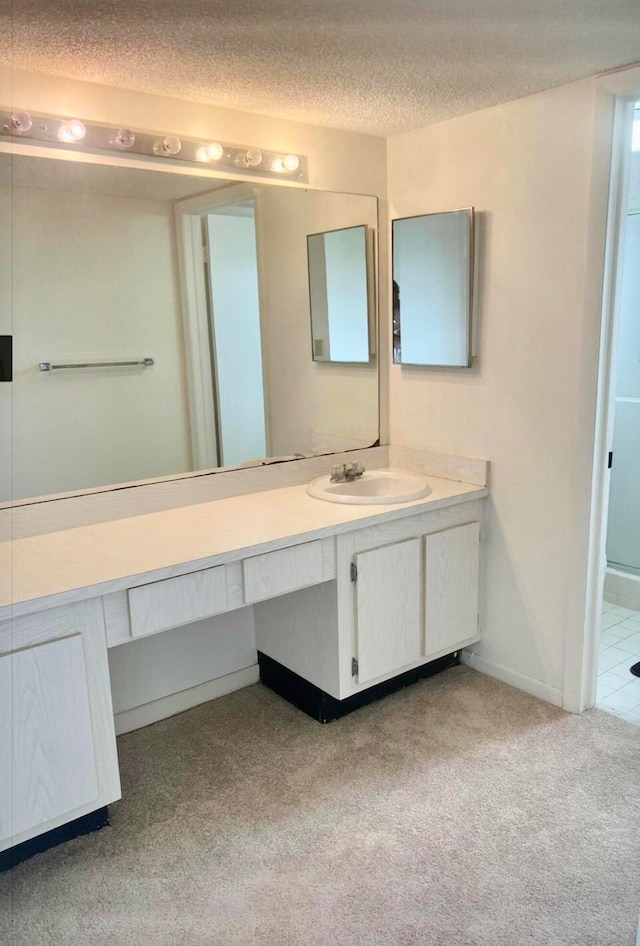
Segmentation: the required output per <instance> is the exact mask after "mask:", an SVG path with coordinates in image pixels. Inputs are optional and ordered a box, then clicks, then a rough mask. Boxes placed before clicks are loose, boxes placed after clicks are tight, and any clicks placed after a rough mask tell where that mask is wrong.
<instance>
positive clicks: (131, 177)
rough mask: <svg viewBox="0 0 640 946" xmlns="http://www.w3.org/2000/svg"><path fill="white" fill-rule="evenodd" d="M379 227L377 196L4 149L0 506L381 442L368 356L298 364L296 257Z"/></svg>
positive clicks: (302, 350) (303, 260)
mask: <svg viewBox="0 0 640 946" xmlns="http://www.w3.org/2000/svg"><path fill="white" fill-rule="evenodd" d="M376 222H377V200H376V198H374V197H367V196H360V195H351V194H336V193H328V192H321V191H313V190H307V189H303V188H301V187H293V186H278V185H274V184H262V183H260V184H249V183H247V182H240V183H239V182H238V181H236V180H225V179H222V178H219V177H215V176H211V177H203V176H202V175H201V174H200V175H190V174H189V173H185V172H184V171H182V172H180V171H176V172H173V171H171V172H168V171H166V170H165V169H164V168H163V169H162V170H158V169H156V168H155V167H153V166H152V165H150V166H149V168H148V169H147V168H140V167H131V166H128V167H127V166H126V165H124V164H122V163H121V164H114V163H109V164H106V163H95V162H89V161H87V162H86V163H85V162H83V161H77V160H74V161H70V160H64V159H62V158H61V157H60V155H59V154H52V156H51V157H49V156H47V157H44V156H41V155H38V156H36V155H33V154H8V153H6V152H5V153H0V234H1V239H0V243H1V245H3V246H5V247H9V246H11V247H12V258H11V256H10V255H9V254H6V253H5V254H2V255H0V288H1V290H2V296H3V298H4V299H12V306H11V307H8V308H11V312H10V313H9V314H8V315H7V316H6V318H5V317H3V319H4V321H7V319H8V320H9V321H7V325H9V328H8V330H7V331H8V333H9V334H13V381H12V382H11V383H10V384H4V385H0V414H2V416H4V414H6V413H7V410H8V409H9V407H8V406H10V402H11V401H12V405H13V406H12V408H11V412H12V417H13V431H14V436H13V450H10V451H7V452H5V454H4V455H0V503H11V502H15V501H20V502H22V501H28V500H30V499H33V498H38V499H41V498H47V497H51V496H53V495H60V494H70V495H73V493H74V492H79V491H83V492H86V491H87V490H89V491H90V490H92V489H98V488H105V487H109V486H111V485H122V484H125V483H132V482H139V481H147V482H148V481H153V480H154V479H162V478H166V477H169V478H170V477H172V476H174V475H184V474H188V473H190V472H200V471H208V470H214V469H218V468H223V467H224V468H229V467H231V468H238V467H241V466H244V465H255V464H259V463H263V462H270V461H272V460H282V459H294V458H297V457H306V456H316V455H321V454H328V453H332V452H340V451H343V450H350V449H358V448H362V447H367V446H371V445H372V444H374V443H376V442H377V440H378V371H377V366H376V365H375V363H373V362H369V361H368V360H367V363H365V364H360V365H352V364H346V363H344V364H336V365H335V366H333V368H332V369H331V370H330V371H327V369H326V366H323V365H321V364H318V363H316V362H314V361H313V360H312V359H311V358H310V357H309V324H310V318H311V315H310V302H309V279H308V265H307V236H308V235H309V234H313V233H320V232H330V231H335V230H344V229H350V228H355V229H362V228H367V230H369V231H374V230H375V228H376ZM11 320H12V329H11V324H10V323H11ZM4 321H3V322H2V324H0V333H2V332H4V329H3V328H2V325H3V324H4ZM41 366H45V370H42V367H41ZM345 404H349V405H354V404H355V405H357V410H353V411H345V409H344V406H345ZM3 412H4V413H3ZM12 454H13V456H12Z"/></svg>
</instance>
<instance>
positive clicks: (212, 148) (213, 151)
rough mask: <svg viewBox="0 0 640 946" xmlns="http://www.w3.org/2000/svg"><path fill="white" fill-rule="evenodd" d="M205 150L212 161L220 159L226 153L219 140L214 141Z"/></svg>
mask: <svg viewBox="0 0 640 946" xmlns="http://www.w3.org/2000/svg"><path fill="white" fill-rule="evenodd" d="M205 150H206V152H207V155H208V157H209V160H210V161H219V160H220V158H221V157H222V155H223V154H224V148H223V147H222V145H220V144H218V142H217V141H212V142H211V144H208V145H207V147H206V149H205Z"/></svg>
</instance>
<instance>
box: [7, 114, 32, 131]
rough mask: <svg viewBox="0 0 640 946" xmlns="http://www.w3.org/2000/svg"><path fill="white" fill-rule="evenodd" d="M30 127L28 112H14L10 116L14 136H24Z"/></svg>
mask: <svg viewBox="0 0 640 946" xmlns="http://www.w3.org/2000/svg"><path fill="white" fill-rule="evenodd" d="M32 125H33V122H32V121H31V115H30V114H29V112H14V113H13V115H12V116H11V129H12V132H13V134H14V135H24V133H25V132H27V131H29V129H30V128H31V126H32Z"/></svg>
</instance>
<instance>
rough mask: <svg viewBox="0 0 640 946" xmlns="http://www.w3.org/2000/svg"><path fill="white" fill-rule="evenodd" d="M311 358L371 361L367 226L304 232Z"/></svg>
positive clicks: (348, 361)
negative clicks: (307, 268)
mask: <svg viewBox="0 0 640 946" xmlns="http://www.w3.org/2000/svg"><path fill="white" fill-rule="evenodd" d="M307 256H308V263H309V303H310V308H311V351H312V358H313V360H314V361H333V362H343V363H348V364H357V363H364V364H367V363H368V362H369V361H370V350H371V349H370V335H369V321H370V294H369V276H368V266H367V227H366V226H365V225H363V226H359V227H345V228H343V229H342V230H329V231H327V232H325V233H312V234H310V235H309V236H307Z"/></svg>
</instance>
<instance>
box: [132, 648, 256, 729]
mask: <svg viewBox="0 0 640 946" xmlns="http://www.w3.org/2000/svg"><path fill="white" fill-rule="evenodd" d="M258 678H259V671H258V665H257V664H253V666H251V667H244V668H243V669H242V670H235V671H234V672H233V673H227V674H226V675H225V676H224V677H216V679H215V680H208V681H207V682H206V683H200V684H199V685H198V686H195V687H190V688H189V689H188V690H180V692H179V693H171V694H169V696H164V697H162V698H161V699H159V700H152V702H151V703H143V704H142V706H134V707H133V709H129V710H123V711H122V712H120V713H116V715H115V723H116V735H118V736H121V735H122V734H123V733H126V732H132V731H133V730H134V729H142V728H143V726H150V725H151V723H157V722H158V721H159V720H161V719H167V717H169V716H175V715H176V713H183V712H184V711H185V710H188V709H191V708H192V707H194V706H199V705H200V704H201V703H208V702H209V700H216V699H217V698H218V697H219V696H226V694H227V693H233V691H234V690H241V689H242V688H243V687H248V686H251V685H252V684H253V683H257V682H258Z"/></svg>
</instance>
